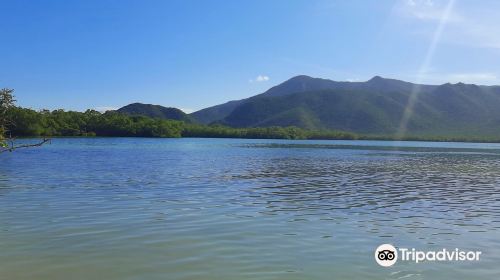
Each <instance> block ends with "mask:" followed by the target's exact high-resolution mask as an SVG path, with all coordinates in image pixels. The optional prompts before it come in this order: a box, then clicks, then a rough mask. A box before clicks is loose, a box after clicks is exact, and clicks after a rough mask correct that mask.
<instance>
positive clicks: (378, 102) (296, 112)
mask: <svg viewBox="0 0 500 280" xmlns="http://www.w3.org/2000/svg"><path fill="white" fill-rule="evenodd" d="M409 104H410V105H409ZM118 111H121V112H125V113H129V114H142V115H147V116H150V117H160V118H167V119H177V120H188V121H195V122H198V123H201V124H223V125H227V126H231V127H267V126H297V127H301V128H306V129H335V130H343V131H351V132H356V133H363V134H372V135H391V134H397V133H398V132H400V129H401V127H402V124H404V127H405V132H406V133H407V134H409V135H440V136H472V135H482V136H500V86H479V85H474V84H464V83H457V84H450V83H446V84H442V85H422V84H413V83H409V82H405V81H400V80H395V79H386V78H382V77H379V76H375V77H373V78H372V79H370V80H368V81H366V82H338V81H333V80H328V79H320V78H312V77H309V76H305V75H301V76H296V77H293V78H291V79H289V80H287V81H285V82H283V83H281V84H279V85H277V86H274V87H272V88H270V89H269V90H267V91H266V92H264V93H261V94H258V95H255V96H252V97H249V98H246V99H241V100H234V101H229V102H227V103H224V104H220V105H216V106H212V107H209V108H205V109H202V110H199V111H197V112H194V113H192V114H190V115H187V114H184V113H182V111H181V112H178V111H180V110H178V109H175V108H165V107H162V106H158V105H146V104H140V103H135V104H130V105H127V106H125V107H123V108H120V109H119V110H118ZM167 112H176V113H175V114H173V113H167ZM181 113H182V114H181ZM403 119H405V120H407V121H403V122H402V120H403Z"/></svg>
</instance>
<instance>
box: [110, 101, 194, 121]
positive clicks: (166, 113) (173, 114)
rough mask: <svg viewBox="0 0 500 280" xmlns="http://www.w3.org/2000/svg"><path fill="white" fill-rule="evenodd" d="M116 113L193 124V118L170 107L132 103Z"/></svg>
mask: <svg viewBox="0 0 500 280" xmlns="http://www.w3.org/2000/svg"><path fill="white" fill-rule="evenodd" d="M117 111H118V112H119V113H123V114H127V115H131V116H134V115H139V116H146V117H150V118H158V119H164V120H177V121H184V122H193V118H192V117H191V116H189V115H187V114H186V113H184V112H183V111H182V110H180V109H177V108H172V107H163V106H160V105H152V104H143V103H132V104H129V105H127V106H123V107H121V108H120V109H118V110H117Z"/></svg>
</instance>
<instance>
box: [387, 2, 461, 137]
mask: <svg viewBox="0 0 500 280" xmlns="http://www.w3.org/2000/svg"><path fill="white" fill-rule="evenodd" d="M454 5H455V0H450V1H448V4H447V5H446V9H445V10H444V12H443V14H442V16H441V19H440V20H439V24H438V26H437V28H436V30H435V31H434V35H433V37H432V41H431V44H430V45H429V48H428V49H427V53H426V55H425V58H424V60H423V62H422V64H421V65H420V68H419V70H418V72H417V79H416V81H415V85H414V86H413V88H412V91H411V93H410V96H409V97H408V102H407V104H406V107H405V110H404V112H403V116H402V118H401V122H400V123H399V129H398V132H397V133H396V137H397V138H398V139H402V138H403V137H404V136H405V134H406V131H407V128H408V122H409V121H410V119H411V117H412V115H413V107H414V106H415V103H416V102H417V100H418V94H419V92H420V88H421V84H422V80H423V78H424V75H425V74H426V73H427V71H428V69H429V65H430V64H431V61H432V58H433V57H434V52H435V51H436V46H437V44H438V43H439V41H440V39H441V35H442V33H443V30H444V27H445V25H446V22H447V21H448V19H449V17H450V14H451V11H452V10H453V6H454Z"/></svg>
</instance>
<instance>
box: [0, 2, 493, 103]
mask: <svg viewBox="0 0 500 280" xmlns="http://www.w3.org/2000/svg"><path fill="white" fill-rule="evenodd" d="M499 11H500V1H496V0H483V1H473V0H455V1H453V0H451V1H450V0H391V1H389V0H386V1H385V0H358V1H356V0H351V1H343V0H342V1H335V0H330V1H325V0H317V1H314V0H271V1H269V0H263V1H260V0H252V1H246V0H241V1H229V0H225V1H212V0H199V1H192V0H179V1H176V0H168V1H166V0H165V1H164V0H157V1H156V0H135V1H132V0H80V1H74V0H60V1H55V0H44V1H37V0H32V1H27V0H16V1H12V0H0V12H1V14H2V20H1V21H0V38H1V39H0V40H1V43H0V63H1V67H0V88H4V87H8V88H14V89H15V90H16V91H15V95H16V98H17V100H18V105H20V106H23V107H29V108H33V109H43V108H46V109H59V108H62V109H66V110H78V111H82V110H85V109H88V108H93V109H97V110H106V109H114V108H119V107H121V106H124V105H127V104H129V103H132V102H142V103H152V104H159V105H163V106H168V107H177V108H180V109H182V110H184V111H186V112H192V111H196V110H199V109H202V108H205V107H208V106H212V105H216V104H220V103H224V102H227V101H229V100H236V99H241V98H245V97H249V96H252V95H255V94H259V93H262V92H264V91H265V90H267V89H268V88H270V87H272V86H274V85H277V84H279V83H281V82H283V81H285V80H287V79H289V78H291V77H293V76H295V75H301V74H304V75H309V76H312V77H320V78H328V79H332V80H338V81H365V80H368V79H370V78H371V77H373V76H375V75H380V76H382V77H387V78H396V79H402V80H406V81H410V82H418V83H428V84H442V83H446V82H451V83H456V82H465V83H477V84H484V85H497V84H498V85H500V63H499V62H500V32H498V26H500V12H499Z"/></svg>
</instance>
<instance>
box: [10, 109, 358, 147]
mask: <svg viewBox="0 0 500 280" xmlns="http://www.w3.org/2000/svg"><path fill="white" fill-rule="evenodd" d="M6 118H7V119H9V120H10V123H9V124H7V125H6V126H5V129H6V131H8V133H9V134H10V135H12V136H15V137H38V136H44V137H54V136H56V137H57V136H115V137H123V136H125V137H213V138H264V139H265V138H268V139H356V138H357V136H356V135H355V134H352V133H347V132H338V131H309V130H304V129H301V128H298V127H254V128H231V127H227V126H222V125H199V124H191V123H185V122H182V121H176V120H165V119H158V118H150V117H145V116H134V115H132V116H131V115H126V114H122V113H118V112H116V111H107V112H105V113H100V112H98V111H95V110H87V111H85V112H75V111H64V110H54V111H49V110H41V111H35V110H32V109H27V108H20V107H11V108H9V109H8V110H7V111H6Z"/></svg>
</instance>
